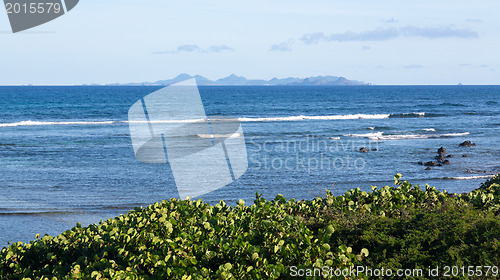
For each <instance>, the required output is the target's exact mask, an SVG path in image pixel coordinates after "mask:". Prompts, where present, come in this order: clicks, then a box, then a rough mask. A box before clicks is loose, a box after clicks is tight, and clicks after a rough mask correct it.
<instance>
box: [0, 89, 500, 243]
mask: <svg viewBox="0 0 500 280" xmlns="http://www.w3.org/2000/svg"><path fill="white" fill-rule="evenodd" d="M158 89H159V87H148V86H143V87H120V86H116V87H115V86H113V87H111V86H109V87H104V86H102V87H101V86H68V87H62V86H61V87H38V86H26V87H0V97H1V98H0V108H1V109H0V247H2V246H6V245H7V244H8V242H17V241H23V242H28V241H29V240H33V239H34V237H35V235H36V234H37V233H40V234H41V235H44V234H50V235H53V236H54V235H57V234H59V233H61V232H63V231H65V230H67V229H70V228H72V227H73V226H75V224H76V223H77V222H81V223H82V224H83V225H87V224H90V223H96V222H99V221H100V220H105V219H108V218H111V217H114V216H116V215H119V214H125V213H127V212H128V211H129V210H131V209H133V208H134V207H139V206H147V205H149V204H152V203H154V202H157V201H161V200H164V199H170V198H172V197H176V198H178V193H177V189H176V186H175V182H174V180H173V175H172V171H171V169H170V167H169V165H168V164H146V163H142V162H140V161H138V160H137V159H136V158H135V156H134V150H133V148H132V144H131V139H130V132H129V124H128V122H127V113H128V110H129V108H130V106H132V104H134V103H135V102H136V101H137V100H139V99H140V98H142V97H144V96H145V95H147V94H149V93H152V92H154V91H155V90H158ZM199 90H200V94H201V97H202V101H203V104H204V107H205V111H206V114H207V115H208V116H210V117H217V116H230V117H234V118H238V119H239V120H240V121H241V124H242V129H243V132H244V137H245V143H246V147H247V154H248V163H249V167H248V170H247V171H246V173H245V174H244V175H243V176H241V177H240V178H239V179H238V180H236V181H235V182H233V183H231V184H229V185H227V186H225V187H223V188H221V189H218V190H216V191H213V192H211V193H208V194H206V195H203V196H202V197H201V198H202V199H203V200H204V201H206V202H209V203H211V204H215V203H218V202H219V200H221V199H223V200H224V201H226V203H228V204H230V205H234V204H235V203H236V201H238V200H239V199H243V200H245V201H247V204H251V203H252V202H253V200H254V199H255V193H256V192H259V193H261V194H263V196H264V197H265V198H268V199H272V198H274V197H275V196H276V195H277V194H283V195H284V196H285V197H286V198H295V199H311V198H313V197H315V196H318V195H324V194H325V190H326V189H328V190H330V191H332V192H333V193H334V194H335V195H340V194H343V193H344V192H345V191H347V190H349V189H351V188H356V187H359V188H361V189H363V190H370V186H372V185H375V186H385V185H391V184H393V176H394V175H395V174H396V173H402V174H403V179H406V180H409V181H411V182H413V183H416V184H425V183H428V184H429V185H432V186H435V187H436V188H438V189H441V190H448V191H449V192H455V193H463V192H469V191H471V190H473V189H475V188H477V187H479V185H480V184H481V183H482V182H484V181H485V179H486V178H488V177H490V176H491V175H492V174H495V173H497V172H499V171H500V160H499V159H500V145H499V142H500V141H499V139H500V138H499V136H500V110H499V108H500V106H499V105H500V104H499V102H500V101H499V100H500V99H499V97H500V86H352V87H343V86H330V87H320V86H318V87H295V86H281V87H280V86H276V87H273V86H269V87H266V86H246V87H237V86H221V87H215V86H214V87H200V89H199ZM466 140H470V141H472V142H473V143H475V144H476V145H475V146H473V147H460V146H459V144H460V143H462V142H463V141H466ZM363 147H366V148H367V149H366V150H367V151H368V152H366V153H362V152H360V149H361V148H363ZM440 147H445V148H446V149H447V155H453V157H449V158H447V160H449V162H450V164H449V165H443V166H436V167H431V170H425V169H426V167H425V166H422V165H420V164H419V162H424V163H425V162H428V161H432V160H435V159H434V157H435V156H436V151H437V149H438V148H440Z"/></svg>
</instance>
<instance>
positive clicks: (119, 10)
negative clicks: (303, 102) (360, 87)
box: [0, 0, 500, 85]
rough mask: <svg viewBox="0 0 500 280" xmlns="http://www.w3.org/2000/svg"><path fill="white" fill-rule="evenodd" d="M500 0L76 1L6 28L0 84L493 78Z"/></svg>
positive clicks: (497, 70)
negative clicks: (190, 78)
mask: <svg viewBox="0 0 500 280" xmlns="http://www.w3.org/2000/svg"><path fill="white" fill-rule="evenodd" d="M499 11H500V1H498V0H488V1H486V0H477V1H461V0H454V1H428V0H421V1H402V0H398V1H364V0H363V1H332V0H329V1H326V0H325V1H323V0H310V1H297V0H287V1H281V0H279V1H278V0H276V1H261V0H253V1H229V0H227V1H226V0H224V1H223V0H212V1H206V0H197V1H190V0H186V1H162V0H140V1H139V0H136V1H129V0H106V1H102V0H82V1H80V4H79V5H78V6H77V7H75V8H74V9H73V10H72V11H70V12H69V13H68V14H66V15H64V16H62V17H60V18H58V19H56V20H54V21H52V22H49V23H47V24H45V25H41V26H39V27H36V28H33V29H31V30H28V31H25V32H21V33H17V34H12V33H11V32H10V26H9V22H8V18H7V16H6V14H5V12H3V11H0V84H3V85H5V84H82V83H115V82H119V83H122V82H141V81H156V80H161V79H167V78H172V77H174V76H176V75H178V74H180V73H189V74H192V75H195V74H200V75H203V76H206V77H208V78H211V79H217V78H221V77H224V76H228V75H230V74H232V73H235V74H237V75H242V76H246V77H247V78H254V79H271V78H273V77H278V78H284V77H290V76H292V77H307V76H317V75H335V76H344V77H347V78H349V79H354V80H361V81H365V82H370V83H374V84H458V83H463V84H500V18H499V17H498V12H499Z"/></svg>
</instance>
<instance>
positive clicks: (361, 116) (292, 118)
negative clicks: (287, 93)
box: [238, 114, 390, 122]
mask: <svg viewBox="0 0 500 280" xmlns="http://www.w3.org/2000/svg"><path fill="white" fill-rule="evenodd" d="M389 117H390V114H352V115H331V116H304V115H300V116H290V117H272V118H238V120H239V121H241V122H273V121H303V120H359V119H387V118H389Z"/></svg>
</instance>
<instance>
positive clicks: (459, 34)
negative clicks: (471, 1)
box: [299, 25, 479, 45]
mask: <svg viewBox="0 0 500 280" xmlns="http://www.w3.org/2000/svg"><path fill="white" fill-rule="evenodd" d="M399 37H422V38H427V39H440V38H464V39H466V38H477V37H479V34H478V33H477V32H475V31H471V30H469V29H467V28H462V29H458V28H454V27H450V26H448V27H418V26H414V25H407V26H403V27H399V28H396V27H390V28H377V29H374V30H368V31H362V32H351V31H347V32H344V33H332V34H330V35H325V34H324V33H322V32H318V33H308V34H304V35H303V36H302V37H301V38H300V39H299V40H300V41H302V42H303V43H305V44H308V45H310V44H316V43H319V42H321V41H326V42H356V41H358V42H366V41H387V40H392V39H396V38H399Z"/></svg>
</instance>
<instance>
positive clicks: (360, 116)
mask: <svg viewBox="0 0 500 280" xmlns="http://www.w3.org/2000/svg"><path fill="white" fill-rule="evenodd" d="M397 115H417V116H424V115H425V113H405V114H350V115H330V116H304V115H299V116H288V117H264V118H258V117H257V118H249V117H245V118H236V120H238V121H240V122H280V121H281V122H283V121H305V120H360V119H368V120H376V119H388V118H390V117H391V116H397ZM211 120H212V121H234V120H235V119H224V118H221V119H218V118H217V117H214V118H211ZM204 121H207V119H185V120H153V121H150V122H149V123H193V122H204ZM113 123H148V121H60V122H55V121H50V122H48V121H31V120H29V121H21V122H15V123H0V127H16V126H40V125H103V124H113ZM369 129H371V130H374V129H375V127H369Z"/></svg>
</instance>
